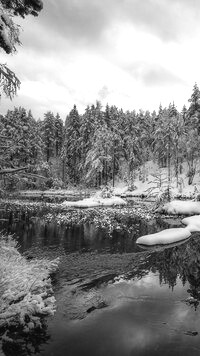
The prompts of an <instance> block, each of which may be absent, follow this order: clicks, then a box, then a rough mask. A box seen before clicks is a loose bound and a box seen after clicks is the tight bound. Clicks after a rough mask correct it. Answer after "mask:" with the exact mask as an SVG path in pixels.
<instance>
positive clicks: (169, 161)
mask: <svg viewBox="0 0 200 356" xmlns="http://www.w3.org/2000/svg"><path fill="white" fill-rule="evenodd" d="M188 101H189V108H188V109H187V108H186V106H184V107H183V109H182V111H181V112H179V111H178V110H177V108H176V105H175V104H174V103H173V104H170V105H169V107H168V108H162V106H161V105H160V107H159V110H158V112H157V113H156V112H155V111H154V112H152V113H150V112H149V111H143V110H140V111H139V112H136V111H135V110H133V111H126V112H124V111H123V110H122V109H118V108H117V107H116V106H109V105H108V104H107V105H106V107H105V108H103V107H102V105H101V103H100V102H98V101H97V102H96V104H95V105H91V106H87V108H86V109H85V112H84V114H82V115H80V114H79V112H78V109H77V107H76V106H75V105H74V107H73V108H72V110H71V111H70V113H69V114H68V115H67V117H66V119H65V122H64V120H63V119H61V118H60V116H59V114H58V113H57V114H56V115H54V114H53V113H52V112H51V111H49V112H46V113H45V114H44V118H43V120H36V119H35V118H34V117H33V115H32V113H31V111H29V112H27V111H26V110H25V109H24V108H22V107H20V108H15V109H14V110H9V111H8V112H7V114H6V115H5V116H3V115H1V116H0V130H1V135H0V139H1V144H0V165H1V171H0V176H1V188H2V189H7V190H12V189H17V188H18V189H28V188H31V189H35V188H36V189H45V188H63V187H67V186H69V185H72V186H77V185H82V186H87V187H99V186H101V185H106V184H108V183H109V184H112V185H113V186H114V185H115V182H116V179H117V178H119V179H122V180H124V181H125V182H127V183H128V184H129V186H131V185H132V184H134V178H135V174H136V172H139V174H140V173H141V175H142V170H141V167H142V165H144V164H145V162H147V161H148V160H154V161H155V162H156V163H157V164H158V166H159V167H161V168H162V167H167V168H168V179H169V180H170V177H171V176H172V175H173V176H175V177H176V178H177V182H178V179H179V174H180V173H181V172H182V171H181V170H182V163H183V161H186V162H187V166H188V173H187V174H188V179H189V184H191V183H192V180H193V177H194V174H195V162H196V160H197V159H198V158H199V155H200V144H199V143H200V90H199V88H198V86H197V84H196V83H195V85H194V88H193V91H192V95H191V98H190V99H189V100H188ZM140 171H141V172H140ZM8 173H9V174H8ZM10 173H12V174H10ZM141 179H142V178H141Z"/></svg>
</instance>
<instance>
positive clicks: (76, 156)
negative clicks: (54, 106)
mask: <svg viewBox="0 0 200 356" xmlns="http://www.w3.org/2000/svg"><path fill="white" fill-rule="evenodd" d="M80 145H81V141H80V116H79V113H78V110H77V108H76V105H74V107H73V109H72V110H71V111H70V113H69V115H68V116H67V118H66V121H65V140H64V148H63V154H65V163H66V168H67V173H68V176H69V179H70V181H71V182H72V183H74V184H77V183H79V181H80V154H81V146H80Z"/></svg>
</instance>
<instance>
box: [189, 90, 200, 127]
mask: <svg viewBox="0 0 200 356" xmlns="http://www.w3.org/2000/svg"><path fill="white" fill-rule="evenodd" d="M188 101H189V103H190V106H189V108H188V113H187V124H188V125H190V126H191V127H193V128H195V129H197V132H198V134H200V90H199V87H198V85H197V83H195V85H194V87H193V92H192V95H191V98H190V99H189V100H188Z"/></svg>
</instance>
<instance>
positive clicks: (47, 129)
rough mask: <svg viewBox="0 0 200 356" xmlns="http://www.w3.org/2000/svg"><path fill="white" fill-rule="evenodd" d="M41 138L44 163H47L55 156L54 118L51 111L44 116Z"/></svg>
mask: <svg viewBox="0 0 200 356" xmlns="http://www.w3.org/2000/svg"><path fill="white" fill-rule="evenodd" d="M42 137H43V142H44V153H45V157H46V161H47V162H49V160H50V158H51V157H54V154H55V117H54V115H53V113H52V112H51V111H48V112H47V113H46V114H44V120H43V122H42Z"/></svg>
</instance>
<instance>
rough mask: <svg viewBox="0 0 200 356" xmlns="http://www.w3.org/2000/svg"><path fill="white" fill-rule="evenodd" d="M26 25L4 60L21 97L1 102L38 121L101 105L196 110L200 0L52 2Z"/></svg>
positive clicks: (24, 22)
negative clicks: (16, 79) (190, 106)
mask: <svg viewBox="0 0 200 356" xmlns="http://www.w3.org/2000/svg"><path fill="white" fill-rule="evenodd" d="M43 2H44V9H43V11H42V12H41V13H40V15H39V16H38V18H34V17H31V16H29V17H28V18H27V19H25V20H20V19H18V20H17V21H18V23H20V25H21V26H22V29H23V30H22V33H21V42H22V46H21V47H19V48H18V52H17V54H15V55H13V56H8V55H4V54H3V53H2V54H1V62H2V63H5V62H6V63H7V65H8V66H9V67H10V68H11V69H12V70H13V71H15V73H16V74H17V76H18V77H19V78H20V80H21V83H22V84H21V89H20V91H19V92H18V96H17V97H16V98H15V99H14V100H13V101H12V102H10V101H9V100H8V99H5V98H2V100H1V110H0V111H1V113H5V112H6V111H7V109H8V108H9V109H12V108H13V107H14V106H23V107H25V108H27V109H31V110H32V112H33V114H34V116H35V117H36V118H39V117H41V118H42V117H43V114H44V113H45V112H46V111H48V110H51V111H53V112H54V113H57V112H59V113H60V115H61V117H62V118H63V119H64V118H65V117H66V115H67V114H68V113H69V111H70V110H71V109H72V107H73V105H74V104H76V105H77V107H78V110H79V112H80V113H83V112H84V110H85V108H86V106H87V105H88V104H92V103H95V101H96V100H100V101H101V102H102V104H103V105H105V104H106V103H109V104H110V105H112V104H114V105H116V106H117V107H119V108H121V107H122V108H123V109H124V110H133V109H136V110H139V109H140V108H142V109H144V110H146V109H147V110H150V111H153V110H154V109H155V110H158V107H159V104H160V103H161V104H162V105H163V106H168V104H169V103H170V102H173V101H174V102H175V104H176V105H177V107H178V109H181V108H182V106H183V105H184V104H186V105H187V104H188V98H189V97H190V96H191V92H192V88H193V85H194V83H195V82H197V84H198V85H199V86H200V50H199V43H200V21H199V18H200V2H199V0H44V1H43Z"/></svg>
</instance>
